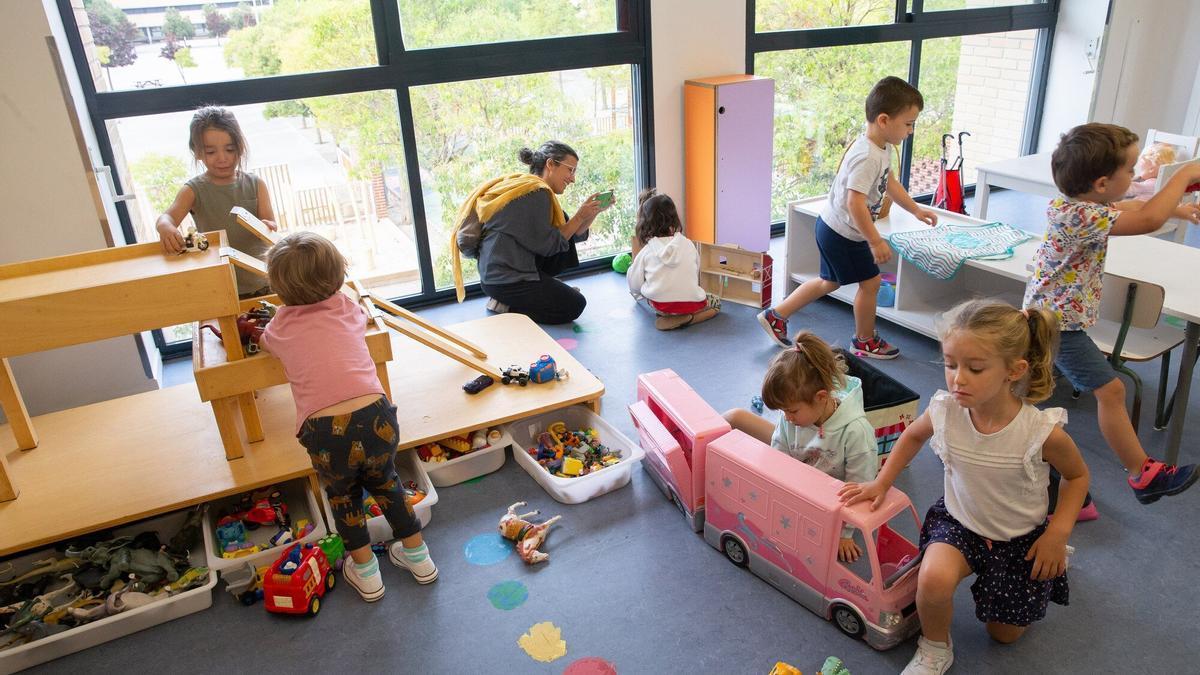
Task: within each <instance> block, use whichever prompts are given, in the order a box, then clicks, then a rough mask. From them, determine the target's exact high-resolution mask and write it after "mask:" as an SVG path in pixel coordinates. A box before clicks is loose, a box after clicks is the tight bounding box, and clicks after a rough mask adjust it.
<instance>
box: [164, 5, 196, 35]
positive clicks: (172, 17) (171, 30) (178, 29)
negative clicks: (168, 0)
mask: <svg viewBox="0 0 1200 675" xmlns="http://www.w3.org/2000/svg"><path fill="white" fill-rule="evenodd" d="M168 36H173V37H174V38H175V39H176V40H178V41H181V42H182V41H184V40H190V39H192V38H194V37H196V27H195V26H193V25H192V22H191V21H190V20H188V19H187V18H186V17H184V16H183V14H182V13H181V12H180V11H179V10H178V9H176V8H175V7H168V8H167V11H166V13H165V14H163V37H164V38H167V37H168Z"/></svg>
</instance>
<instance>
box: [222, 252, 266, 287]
mask: <svg viewBox="0 0 1200 675" xmlns="http://www.w3.org/2000/svg"><path fill="white" fill-rule="evenodd" d="M221 257H223V258H228V259H229V262H230V263H232V264H233V266H234V267H237V268H238V269H243V270H246V271H247V272H249V273H251V274H257V275H258V276H260V277H262V278H264V279H266V278H267V264H266V263H264V262H263V261H261V260H259V259H258V258H255V257H254V256H252V255H249V254H247V253H242V252H241V251H239V250H237V249H236V248H234V247H232V246H222V247H221Z"/></svg>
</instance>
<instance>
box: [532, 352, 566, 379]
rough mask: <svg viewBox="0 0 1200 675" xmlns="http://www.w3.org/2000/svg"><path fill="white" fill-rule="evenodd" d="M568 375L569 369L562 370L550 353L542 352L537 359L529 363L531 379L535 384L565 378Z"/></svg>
mask: <svg viewBox="0 0 1200 675" xmlns="http://www.w3.org/2000/svg"><path fill="white" fill-rule="evenodd" d="M567 377H569V375H568V374H567V371H566V370H560V369H559V368H558V364H556V363H555V362H554V359H553V358H551V357H550V355H549V354H542V356H541V357H540V358H539V359H538V360H537V361H534V362H533V363H531V364H529V381H530V382H533V383H534V384H545V383H547V382H553V381H555V380H565V379H567Z"/></svg>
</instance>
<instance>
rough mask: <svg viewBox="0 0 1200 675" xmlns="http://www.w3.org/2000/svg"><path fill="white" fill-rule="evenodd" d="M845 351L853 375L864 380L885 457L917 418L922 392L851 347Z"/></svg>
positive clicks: (870, 414)
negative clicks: (849, 350) (872, 362)
mask: <svg viewBox="0 0 1200 675" xmlns="http://www.w3.org/2000/svg"><path fill="white" fill-rule="evenodd" d="M839 351H841V350H839ZM841 354H842V356H843V357H845V359H846V365H847V366H848V367H849V371H850V375H852V376H854V377H857V378H858V379H859V380H861V381H862V389H863V410H864V411H866V413H867V421H868V422H870V424H871V426H872V427H873V428H874V429H875V443H876V446H877V449H878V452H879V456H880V458H881V459H884V458H886V457H887V455H889V454H890V453H891V452H892V446H894V445H895V444H896V440H897V439H898V438H900V434H901V432H903V431H904V429H905V428H906V427H907V426H908V425H909V424H912V421H913V420H914V419H916V417H917V405H918V403H920V401H921V396H920V394H918V393H917V392H915V391H913V390H912V389H909V388H908V387H906V386H904V385H903V384H901V383H899V382H897V381H896V380H894V379H892V378H891V377H889V376H888V375H887V374H885V373H884V372H882V371H880V370H879V369H878V368H876V367H874V366H872V365H871V364H869V363H867V362H866V361H864V360H862V359H860V358H858V357H857V356H855V355H854V354H851V353H849V352H847V351H841Z"/></svg>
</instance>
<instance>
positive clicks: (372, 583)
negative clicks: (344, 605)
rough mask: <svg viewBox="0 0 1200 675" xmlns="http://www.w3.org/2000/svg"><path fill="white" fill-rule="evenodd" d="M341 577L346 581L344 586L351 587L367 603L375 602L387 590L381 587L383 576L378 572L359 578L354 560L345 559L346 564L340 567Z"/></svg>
mask: <svg viewBox="0 0 1200 675" xmlns="http://www.w3.org/2000/svg"><path fill="white" fill-rule="evenodd" d="M342 576H343V577H344V578H345V579H346V584H347V585H349V586H351V587H353V588H354V590H356V591H358V594H359V595H361V596H362V599H363V600H366V601H367V602H375V601H376V600H378V599H380V598H382V597H383V592H384V591H385V590H387V589H385V588H384V587H383V575H382V574H380V573H379V572H378V571H376V572H375V574H372V575H371V576H369V577H360V576H359V575H358V566H357V565H356V564H355V562H354V559H353V558H350V557H347V558H346V562H345V563H344V564H343V565H342Z"/></svg>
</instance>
